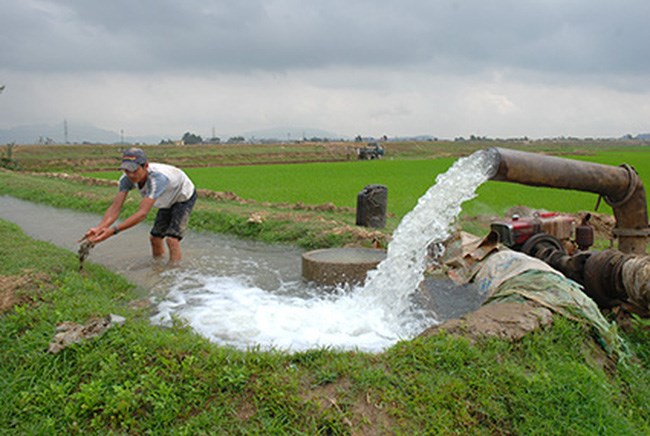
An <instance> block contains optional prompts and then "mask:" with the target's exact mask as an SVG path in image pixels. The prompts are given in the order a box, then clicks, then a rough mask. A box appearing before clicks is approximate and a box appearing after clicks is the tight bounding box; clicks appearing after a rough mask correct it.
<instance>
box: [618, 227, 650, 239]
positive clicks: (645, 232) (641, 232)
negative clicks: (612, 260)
mask: <svg viewBox="0 0 650 436" xmlns="http://www.w3.org/2000/svg"><path fill="white" fill-rule="evenodd" d="M612 234H613V235H614V236H617V237H618V236H632V237H634V236H640V237H643V236H650V227H646V228H645V229H624V228H619V227H614V228H613V229H612Z"/></svg>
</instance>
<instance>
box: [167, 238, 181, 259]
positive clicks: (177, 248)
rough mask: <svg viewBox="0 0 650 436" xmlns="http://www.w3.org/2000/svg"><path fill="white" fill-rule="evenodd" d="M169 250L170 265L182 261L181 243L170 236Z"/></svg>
mask: <svg viewBox="0 0 650 436" xmlns="http://www.w3.org/2000/svg"><path fill="white" fill-rule="evenodd" d="M166 241H167V248H169V263H176V262H179V261H180V260H181V257H182V255H181V241H180V240H179V239H177V238H174V237H173V236H168V237H167V239H166Z"/></svg>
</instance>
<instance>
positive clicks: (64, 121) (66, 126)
mask: <svg viewBox="0 0 650 436" xmlns="http://www.w3.org/2000/svg"><path fill="white" fill-rule="evenodd" d="M63 137H64V138H65V143H66V144H67V143H68V120H63Z"/></svg>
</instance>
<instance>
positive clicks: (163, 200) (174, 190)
mask: <svg viewBox="0 0 650 436" xmlns="http://www.w3.org/2000/svg"><path fill="white" fill-rule="evenodd" d="M134 188H137V189H138V191H140V195H142V197H143V198H152V199H154V200H156V201H155V203H154V207H157V208H159V209H165V208H169V207H171V206H172V205H173V204H176V203H180V202H183V201H187V200H189V199H190V197H191V196H192V194H194V183H192V181H191V180H190V178H189V177H187V174H185V173H184V172H183V171H182V170H180V169H179V168H176V167H174V166H171V165H166V164H161V163H153V162H152V163H149V169H148V171H147V181H146V182H145V183H144V186H143V187H142V188H140V187H139V186H136V184H135V183H133V182H132V181H131V180H129V178H128V177H127V176H126V174H122V177H120V192H126V191H130V190H132V189H134Z"/></svg>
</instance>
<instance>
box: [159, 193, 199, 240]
mask: <svg viewBox="0 0 650 436" xmlns="http://www.w3.org/2000/svg"><path fill="white" fill-rule="evenodd" d="M194 203H196V191H194V193H193V194H192V196H191V197H190V199H189V200H187V201H183V202H180V203H175V204H172V206H171V207H168V208H164V209H158V214H156V220H155V221H154V223H153V228H152V229H151V232H150V234H151V236H155V237H157V238H165V237H169V238H176V239H178V240H179V241H180V240H181V239H183V235H184V234H185V230H187V223H188V222H189V220H190V213H192V208H193V207H194Z"/></svg>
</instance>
